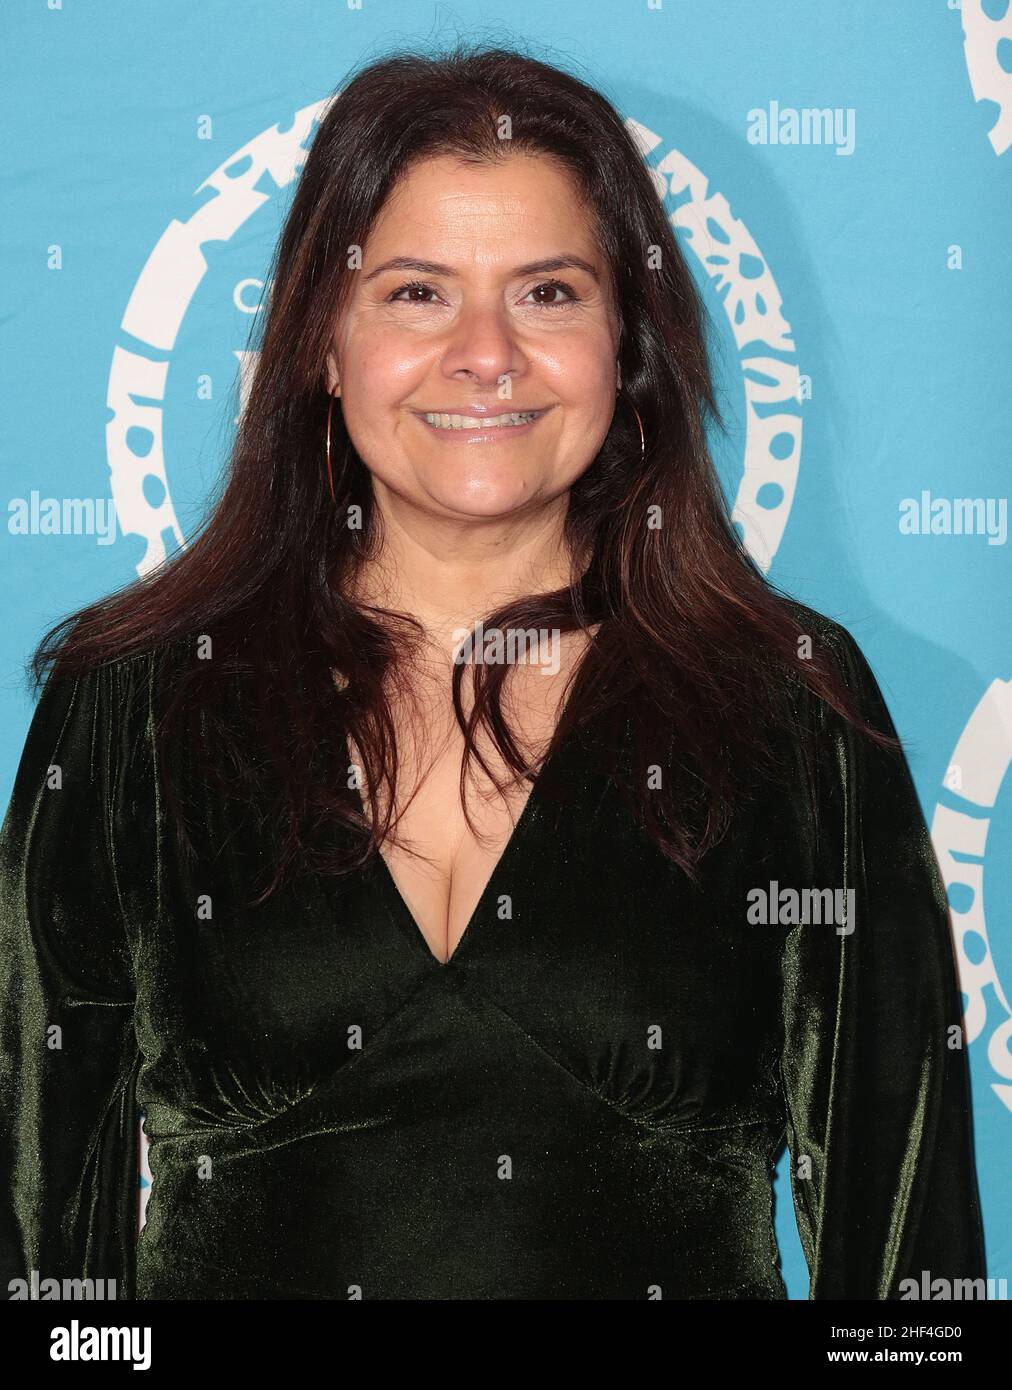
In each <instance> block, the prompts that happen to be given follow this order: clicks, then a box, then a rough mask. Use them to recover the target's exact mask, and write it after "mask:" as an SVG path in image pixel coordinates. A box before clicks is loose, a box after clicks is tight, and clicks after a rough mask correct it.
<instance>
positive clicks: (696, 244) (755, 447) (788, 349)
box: [626, 120, 801, 572]
mask: <svg viewBox="0 0 1012 1390" xmlns="http://www.w3.org/2000/svg"><path fill="white" fill-rule="evenodd" d="M626 124H627V126H628V127H629V131H630V133H631V134H632V136H633V138H634V139H635V141H636V143H637V144H638V146H639V148H640V149H641V150H642V151H643V153H644V154H649V153H650V152H651V151H653V150H654V149H656V147H657V146H658V145H659V144H660V136H659V135H655V134H654V133H653V131H650V130H647V129H646V127H645V126H641V125H639V124H638V123H637V122H636V121H632V120H630V121H627V122H626ZM650 173H651V175H652V176H653V179H654V183H655V185H656V187H657V192H658V196H659V197H660V198H661V199H664V198H666V197H667V196H668V195H669V194H671V195H672V196H674V197H676V198H678V199H679V203H678V207H677V208H676V210H675V211H674V212H673V213H672V214H671V224H672V226H673V227H675V228H676V229H681V230H682V231H683V232H684V233H685V241H686V243H687V245H688V247H689V249H690V250H691V251H692V252H693V253H694V254H695V255H696V257H697V258H698V260H699V263H700V265H701V266H702V268H703V270H704V271H705V272H706V274H707V276H708V277H709V279H710V280H712V281H713V286H714V289H715V290H716V291H717V292H718V294H719V295H720V297H721V302H722V304H723V306H724V312H725V314H726V315H727V321H728V324H729V325H730V328H731V332H732V333H733V334H734V338H735V342H736V343H737V345H738V347H739V348H744V347H749V346H751V347H754V345H755V344H757V343H761V344H764V345H765V346H766V347H767V348H769V355H766V354H765V353H762V352H760V353H759V354H756V353H755V352H751V353H750V354H749V356H747V357H743V358H742V360H741V364H740V365H741V370H742V377H743V381H744V387H745V403H746V409H747V419H746V435H745V459H744V473H743V475H742V479H741V483H740V485H739V488H738V495H737V497H736V498H735V501H734V505H733V507H732V510H731V520H732V522H734V523H736V524H737V526H738V527H739V529H740V531H741V535H742V540H743V542H744V545H745V548H746V550H747V551H748V552H749V554H750V555H751V556H752V558H753V559H754V560H755V562H756V564H757V565H759V566H760V567H761V568H762V570H763V571H764V572H765V571H766V570H768V569H769V567H770V565H771V564H772V563H773V557H774V556H775V555H776V553H777V550H778V549H779V547H780V542H781V540H782V539H783V535H784V531H785V529H786V527H787V518H788V517H789V515H790V511H791V505H792V503H793V501H794V490H795V488H796V486H797V481H798V468H799V465H800V462H801V409H800V406H801V399H800V397H801V378H800V375H799V373H798V364H797V362H796V361H795V360H793V359H794V353H795V348H794V339H793V331H792V329H791V326H790V324H789V323H788V322H787V320H786V319H785V318H784V316H783V312H782V306H783V300H782V298H781V296H780V291H779V290H778V289H777V285H776V281H775V280H774V279H773V274H772V272H771V271H770V268H769V266H768V265H767V263H766V259H765V257H764V256H763V255H762V254H761V253H760V251H759V248H758V246H757V245H756V243H755V241H754V240H753V239H752V236H751V234H750V233H749V231H748V228H747V227H745V225H744V224H743V223H742V222H740V221H739V220H738V219H737V218H736V217H734V216H732V213H731V209H730V208H729V207H728V203H727V199H726V198H725V197H724V195H723V194H722V193H712V192H711V191H710V187H709V182H708V180H707V178H706V175H705V174H703V173H701V172H700V170H699V169H697V168H696V166H695V165H694V164H692V163H691V162H690V161H689V160H688V159H686V157H685V156H684V155H683V154H682V153H681V152H680V151H679V150H669V151H668V152H667V154H665V155H664V156H663V157H662V158H661V159H660V160H659V161H658V163H657V164H656V165H654V166H653V168H651V170H650ZM773 353H778V354H783V355H784V356H786V357H787V358H788V359H789V360H787V361H785V360H784V356H776V357H774V356H773V355H772V354H773ZM777 406H782V407H783V409H781V410H777V409H776V407H777Z"/></svg>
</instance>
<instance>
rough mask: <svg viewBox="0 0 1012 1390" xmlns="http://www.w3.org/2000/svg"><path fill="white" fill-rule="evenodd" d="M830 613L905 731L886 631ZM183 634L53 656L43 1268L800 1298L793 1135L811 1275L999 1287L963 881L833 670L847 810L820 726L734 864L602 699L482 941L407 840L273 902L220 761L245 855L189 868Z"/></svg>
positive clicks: (18, 1030)
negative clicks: (678, 808) (978, 1142)
mask: <svg viewBox="0 0 1012 1390" xmlns="http://www.w3.org/2000/svg"><path fill="white" fill-rule="evenodd" d="M809 612H810V610H809ZM810 622H811V628H810V630H811V631H813V632H818V633H821V634H822V635H823V636H824V637H825V639H826V640H829V641H831V642H833V643H834V644H835V645H836V647H837V649H838V650H839V651H840V653H841V655H842V659H843V663H844V670H845V673H846V675H847V677H848V680H849V683H850V685H851V688H852V689H853V690H855V691H856V693H857V694H858V696H859V699H860V703H861V706H862V708H863V710H864V712H865V713H866V714H867V715H868V716H870V717H871V718H872V720H873V721H875V722H877V724H878V725H879V727H881V728H884V729H886V730H887V731H889V732H892V731H893V726H892V722H891V720H890V717H889V714H888V712H887V709H886V706H885V704H884V702H883V698H882V695H881V693H880V691H879V687H878V685H877V684H876V682H875V679H874V677H873V675H872V672H871V670H870V668H869V666H868V665H867V662H866V660H865V658H864V656H863V655H862V653H861V651H860V648H859V647H858V646H857V644H856V643H855V642H854V640H853V638H852V637H851V636H850V635H849V633H847V631H846V629H844V628H841V627H839V626H838V625H836V624H834V623H831V622H830V621H829V620H828V619H826V618H824V617H822V616H820V615H817V614H815V613H810ZM164 650H165V649H163V651H162V652H153V653H151V654H143V655H140V656H133V657H129V658H122V659H120V660H119V661H116V662H113V663H111V664H108V665H107V666H105V667H103V668H101V669H100V670H97V671H95V672H94V673H92V674H90V675H87V676H84V677H82V678H80V679H76V680H75V679H63V680H59V681H53V680H50V681H49V682H48V683H47V685H46V686H45V688H44V690H43V693H42V696H41V698H40V701H39V704H38V707H37V711H36V713H35V716H34V719H33V722H32V725H31V728H30V731H29V734H28V737H27V741H26V743H25V747H24V752H23V755H22V759H21V763H20V767H19V770H18V772H17V777H16V783H15V786H14V791H13V796H12V799H11V803H10V808H9V811H8V813H7V817H6V820H5V822H4V826H3V831H2V842H0V1007H2V1019H0V1041H2V1072H0V1121H2V1134H0V1142H2V1149H0V1275H2V1278H3V1281H4V1283H6V1282H7V1281H8V1280H9V1279H11V1278H13V1277H17V1276H20V1277H26V1278H27V1277H30V1272H31V1271H32V1270H38V1271H39V1272H40V1277H41V1278H42V1279H46V1278H71V1277H80V1278H83V1277H92V1278H96V1279H98V1278H104V1279H110V1278H114V1279H116V1280H117V1283H118V1290H119V1297H121V1298H137V1299H342V1300H346V1299H349V1298H358V1297H361V1298H367V1299H434V1298H438V1299H650V1298H658V1297H660V1298H665V1299H749V1298H751V1299H783V1298H785V1297H786V1292H785V1288H784V1284H783V1281H782V1279H781V1276H780V1273H779V1269H778V1253H777V1246H776V1240H775V1236H774V1230H773V1222H772V1175H773V1169H774V1164H775V1161H776V1157H777V1154H778V1151H780V1150H781V1148H782V1144H783V1141H784V1139H785V1138H786V1140H787V1142H788V1144H789V1146H790V1151H791V1184H792V1194H793V1202H794V1208H795V1214H796V1219H797V1223H798V1227H799V1232H800V1236H801V1241H802V1244H803V1247H804V1250H805V1253H806V1256H807V1260H808V1265H809V1270H810V1275H811V1283H810V1291H809V1296H810V1298H813V1299H836V1298H846V1299H888V1298H896V1297H898V1296H899V1285H900V1281H901V1280H903V1279H904V1278H915V1279H917V1280H918V1281H920V1280H921V1277H922V1271H925V1270H926V1271H929V1272H930V1275H931V1277H932V1278H936V1277H945V1278H950V1279H960V1278H983V1277H984V1272H985V1271H984V1256H983V1250H982V1234H981V1225H980V1211H979V1203H978V1195H977V1186H976V1177H975V1172H974V1165H973V1158H972V1148H971V1120H970V1102H969V1095H968V1076H967V1065H966V1054H965V1051H964V1050H963V1048H962V1046H961V1045H960V1044H961V1034H960V1030H959V1024H960V1018H961V1000H960V994H959V989H958V985H957V976H956V967H955V962H954V955H953V949H952V945H951V940H950V933H949V926H948V913H947V905H946V895H945V890H944V887H943V885H942V882H941V878H940V875H939V871H938V867H937V863H936V861H935V859H934V856H933V852H932V846H931V841H930V838H929V834H928V830H927V828H926V825H925V821H924V817H923V814H922V811H921V808H920V804H919V802H918V798H917V795H916V792H915V789H914V786H913V783H912V781H911V777H910V773H909V770H908V767H907V764H906V763H905V761H904V760H903V759H902V758H899V759H897V758H895V757H893V756H891V755H888V754H886V753H882V752H879V751H877V750H876V749H875V747H874V746H873V745H870V744H868V743H866V742H865V741H863V740H859V739H858V738H857V737H856V736H853V735H852V734H851V733H850V732H849V730H848V728H847V726H845V725H844V723H843V721H841V720H840V719H839V718H838V717H837V716H836V715H835V714H834V713H833V711H832V710H830V709H828V707H826V706H824V705H823V704H822V702H821V701H815V700H814V697H808V696H807V695H805V696H804V697H803V698H804V700H805V701H806V707H809V708H811V707H812V706H817V708H816V709H815V713H814V716H813V717H814V718H815V719H816V720H817V725H818V729H819V742H818V758H817V779H816V793H817V794H816V801H817V805H816V806H813V805H812V804H811V800H810V795H809V791H808V789H807V783H806V779H805V777H804V775H803V772H802V762H801V759H800V750H799V749H798V748H795V746H794V744H793V743H792V741H791V739H790V738H788V739H786V741H785V747H786V750H787V753H786V756H787V760H788V761H787V765H786V772H785V774H784V777H783V778H777V779H771V780H770V781H768V782H764V783H763V786H762V787H760V788H759V789H757V790H756V791H755V793H754V794H753V795H751V796H750V797H749V798H748V799H747V801H746V802H744V803H743V805H742V808H741V810H740V811H739V813H738V815H737V819H736V821H735V824H734V826H733V828H732V830H731V831H730V832H729V834H728V835H727V837H726V838H725V839H724V840H723V841H722V842H721V843H720V844H719V845H718V846H717V847H716V848H715V849H714V850H713V851H712V852H711V854H709V855H708V856H707V857H706V858H705V859H704V861H703V878H702V883H701V885H700V886H696V887H694V886H692V884H691V883H690V882H689V880H688V879H687V878H686V876H685V875H684V874H683V873H682V872H681V871H680V870H679V869H678V868H677V867H676V866H674V865H672V864H671V863H670V862H669V861H668V860H666V859H665V858H664V856H663V855H662V854H661V853H660V852H659V851H658V850H657V849H656V848H654V847H653V846H652V844H651V843H650V842H649V840H648V839H647V838H646V836H645V834H644V833H643V832H642V831H641V830H640V829H638V827H637V825H636V822H635V819H634V818H633V817H632V816H631V815H630V813H629V811H628V810H627V808H626V805H625V803H624V801H623V800H622V798H621V797H620V795H619V794H618V791H617V788H616V784H615V783H614V781H613V780H612V778H611V777H610V776H609V775H608V774H607V773H606V772H605V771H604V770H603V765H602V763H601V760H600V758H599V757H598V753H597V750H596V745H595V739H594V733H593V726H592V724H591V725H587V726H585V727H584V728H583V729H581V730H579V731H578V732H576V733H575V734H574V735H572V736H571V737H570V738H568V739H564V740H563V741H562V742H561V744H560V746H559V748H558V750H557V751H556V753H554V754H553V755H552V757H551V758H550V759H549V761H548V763H547V765H546V767H545V769H544V771H543V773H542V774H541V775H540V777H539V779H538V781H537V783H536V784H535V787H534V790H533V792H532V794H531V797H530V799H529V801H528V802H527V804H526V807H525V809H524V812H523V814H522V816H521V818H520V820H519V822H518V824H517V827H516V829H515V831H514V834H513V837H512V839H511V840H510V842H509V844H508V846H507V848H506V850H505V853H504V854H503V856H502V858H501V859H500V861H499V863H498V865H497V867H496V868H495V871H494V873H493V874H492V877H491V880H490V882H489V884H488V886H487V888H486V890H485V892H484V894H483V896H482V898H481V900H480V902H479V903H478V906H477V907H476V909H475V911H474V914H473V916H472V918H471V920H470V922H469V924H468V927H467V930H466V932H465V934H464V936H463V938H462V940H461V942H460V944H459V945H458V947H457V949H456V951H455V952H454V954H453V956H452V958H451V960H450V962H449V963H448V964H442V963H440V962H439V961H438V960H437V959H436V957H435V956H434V955H433V954H432V953H431V951H430V949H429V947H428V946H427V944H426V943H425V940H424V939H423V937H422V935H421V933H420V932H419V930H418V927H417V925H416V923H415V922H414V920H413V918H412V917H411V915H410V913H409V912H408V910H407V907H406V905H405V904H404V901H403V899H402V898H401V896H400V894H399V893H398V891H397V888H396V886H395V885H394V882H393V879H392V878H391V876H390V873H389V870H388V869H387V867H386V865H385V864H384V862H383V860H382V859H381V858H376V857H374V858H373V859H372V860H370V861H369V862H368V863H367V865H366V866H365V867H364V868H362V869H360V870H357V871H355V872H353V873H352V874H350V875H347V876H345V877H344V878H335V877H333V876H330V877H327V876H323V875H319V874H316V873H311V872H309V871H308V870H305V869H303V870H300V871H299V873H298V874H296V876H295V877H294V878H293V879H292V880H291V881H290V882H289V883H288V885H287V886H286V887H284V888H283V889H282V890H281V892H280V893H279V894H277V895H276V896H275V897H273V898H272V899H270V900H269V901H268V902H267V903H266V904H265V905H264V906H263V907H261V908H259V909H256V910H252V911H251V910H248V909H247V908H246V907H245V906H244V901H243V900H244V898H245V897H247V896H252V894H251V893H250V892H249V886H250V883H251V882H252V881H253V871H254V868H255V865H256V862H257V856H258V854H261V853H262V852H263V850H262V846H258V844H257V841H256V837H255V836H253V835H251V834H250V832H249V829H248V826H247V824H246V822H245V821H244V818H243V813H242V807H241V806H236V805H234V804H232V803H231V802H229V801H226V800H223V799H222V796H221V794H220V793H218V792H212V791H211V790H209V789H208V788H207V787H206V786H205V787H204V788H203V789H202V791H201V795H202V797H203V806H204V807H205V809H206V817H205V818H204V823H203V824H202V826H201V830H202V833H203V835H204V837H205V839H206V843H207V845H208V846H209V847H213V854H209V855H207V856H206V857H200V858H198V861H197V862H196V863H195V864H187V863H186V862H185V861H184V860H183V859H182V856H180V855H179V853H178V852H177V851H176V849H175V843H174V840H173V838H172V834H171V829H170V825H169V822H168V820H167V810H166V807H165V805H164V801H163V797H162V795H161V794H160V792H159V790H158V786H157V778H156V765H155V761H154V755H153V750H152V736H151V710H152V703H153V700H154V697H155V692H156V690H157V688H158V672H159V669H160V661H161V659H162V657H163V655H164ZM235 698H236V705H235V710H236V717H237V718H241V717H242V701H241V696H240V694H239V692H238V691H237V692H236V697H235ZM187 753H188V750H187V749H186V748H185V747H181V746H178V747H176V748H175V751H174V754H173V756H174V758H175V761H176V764H177V765H178V766H177V768H176V770H177V772H178V773H179V774H181V775H183V776H192V775H193V773H192V760H191V759H190V758H189V757H188V756H187ZM792 759H793V761H792ZM57 770H58V771H57ZM816 811H817V812H818V815H816ZM342 833H343V832H342ZM811 888H819V889H824V888H829V889H831V890H837V889H840V890H846V889H847V888H853V890H854V903H855V905H856V915H855V916H854V917H853V918H852V919H850V920H849V921H848V922H847V923H846V924H841V922H840V918H839V916H836V917H831V919H830V920H822V919H820V917H819V914H818V913H814V914H813V913H812V912H811V911H810V910H809V911H801V912H800V913H798V912H794V911H793V910H792V908H791V902H792V899H791V896H790V890H795V891H796V892H798V893H801V891H802V890H805V889H811ZM757 891H758V892H759V894H760V896H761V894H765V895H766V901H767V903H775V904H776V905H777V907H778V911H777V912H768V913H767V914H766V916H767V918H768V919H769V920H766V921H757V920H756V916H757V912H756V910H755V907H754V904H755V902H756V900H757ZM208 904H210V916H208ZM799 915H800V916H801V917H802V919H803V920H800V921H799V920H797V918H798V916H799ZM139 1109H140V1110H143V1112H144V1116H145V1119H144V1128H145V1132H146V1133H147V1135H148V1137H149V1140H150V1154H149V1157H150V1163H151V1169H152V1173H153V1175H154V1185H153V1190H152V1194H151V1198H150V1202H149V1204H148V1208H147V1221H146V1225H145V1227H144V1230H143V1233H142V1234H141V1236H140V1239H139V1240H138V1236H137V1227H138V1217H137V1158H138V1154H137V1120H138V1110H139Z"/></svg>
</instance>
